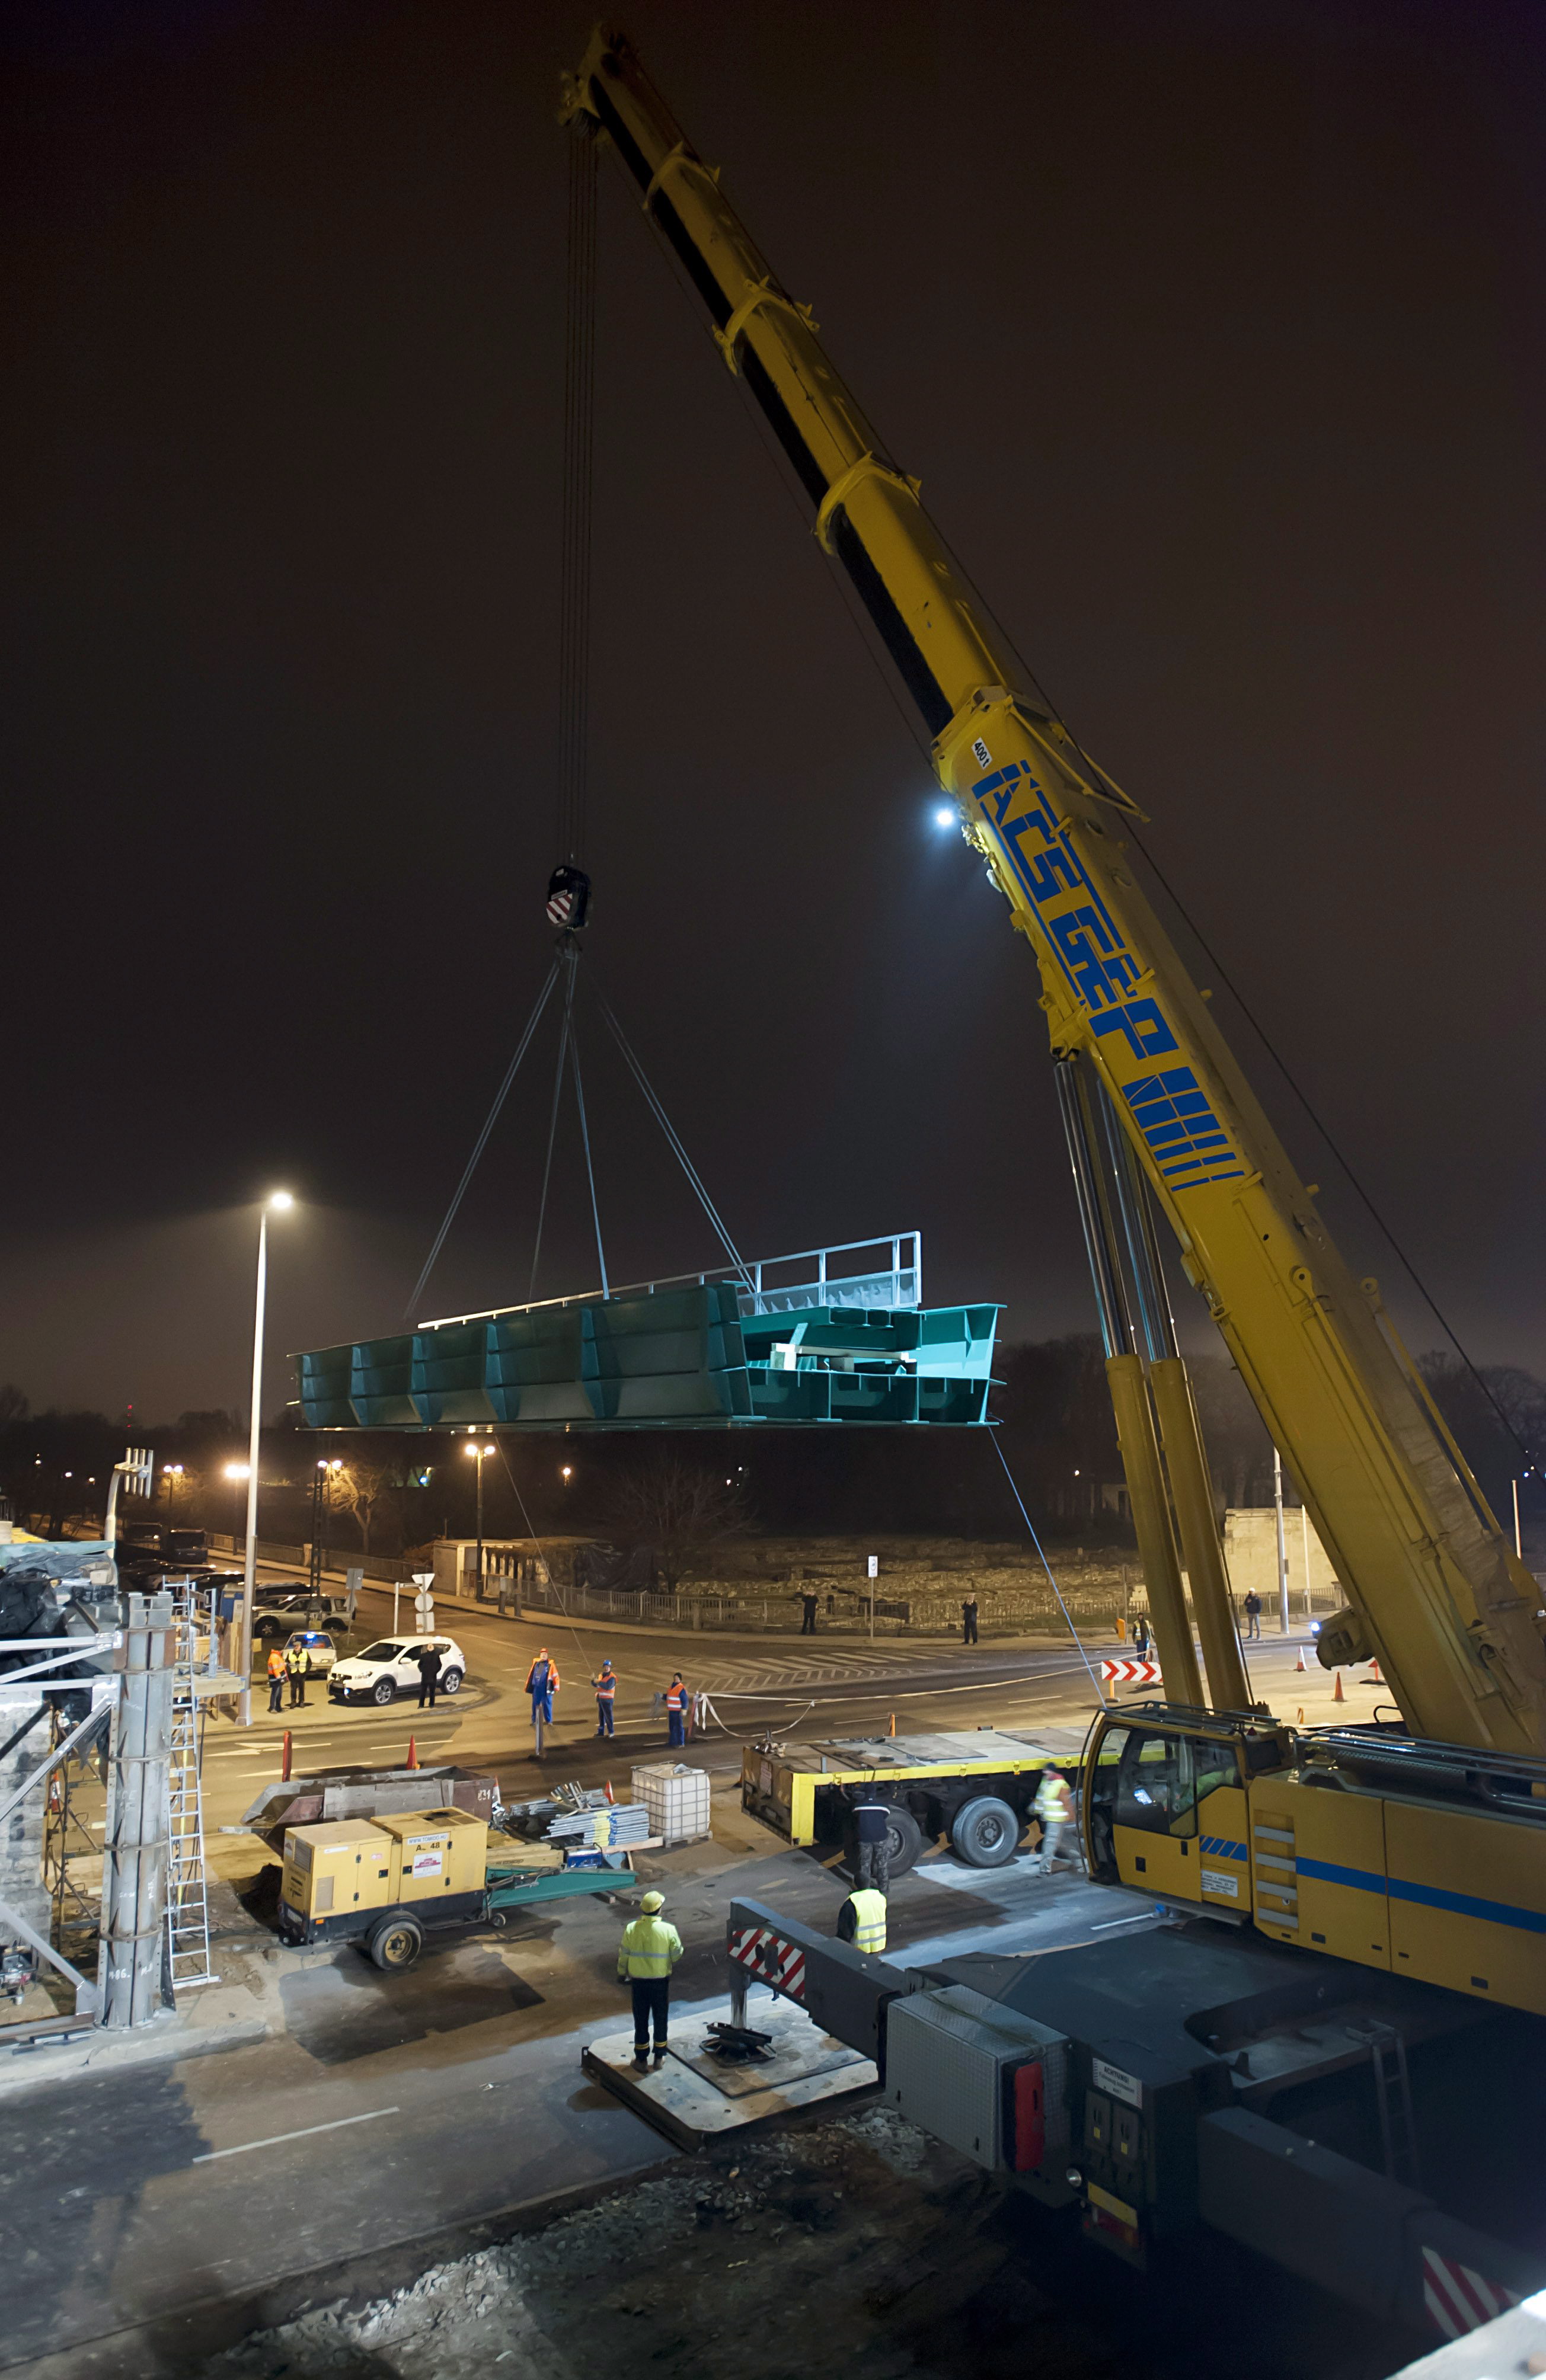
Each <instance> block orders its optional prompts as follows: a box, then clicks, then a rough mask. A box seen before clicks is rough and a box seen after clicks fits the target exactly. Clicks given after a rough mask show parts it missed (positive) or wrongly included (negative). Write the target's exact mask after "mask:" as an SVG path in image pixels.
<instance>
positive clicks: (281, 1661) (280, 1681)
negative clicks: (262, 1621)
mask: <svg viewBox="0 0 1546 2380" xmlns="http://www.w3.org/2000/svg"><path fill="white" fill-rule="evenodd" d="M284 1704H285V1656H284V1654H283V1653H282V1652H281V1651H280V1650H279V1647H278V1645H270V1646H269V1652H268V1706H269V1708H270V1710H271V1711H276V1710H282V1709H283V1708H284Z"/></svg>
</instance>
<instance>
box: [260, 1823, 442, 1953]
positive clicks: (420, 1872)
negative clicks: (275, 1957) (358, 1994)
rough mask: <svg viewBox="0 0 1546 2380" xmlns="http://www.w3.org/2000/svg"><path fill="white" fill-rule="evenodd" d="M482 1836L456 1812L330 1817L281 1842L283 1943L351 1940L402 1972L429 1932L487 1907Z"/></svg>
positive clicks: (294, 1830)
mask: <svg viewBox="0 0 1546 2380" xmlns="http://www.w3.org/2000/svg"><path fill="white" fill-rule="evenodd" d="M488 1842H489V1830H488V1827H487V1825H486V1824H485V1822H484V1821H483V1820H482V1819H481V1818H474V1817H470V1816H469V1815H468V1813H467V1812H466V1811H465V1810H455V1809H437V1810H399V1811H394V1812H393V1813H392V1815H390V1816H389V1817H384V1818H334V1819H326V1820H323V1822H322V1823H321V1824H320V1825H317V1826H313V1827H291V1828H288V1829H287V1830H286V1835H285V1864H284V1875H283V1880H282V1882H281V1884H280V1888H279V1930H280V1933H281V1934H282V1935H283V1936H284V1937H285V1938H286V1940H287V1941H291V1942H331V1941H339V1940H350V1939H357V1940H359V1941H360V1942H361V1943H362V1945H363V1947H364V1948H365V1949H367V1950H368V1951H369V1952H370V1955H371V1958H372V1959H373V1960H374V1961H375V1963H376V1965H377V1966H378V1967H386V1968H393V1967H408V1966H411V1965H412V1964H413V1961H414V1960H415V1959H416V1958H417V1957H418V1955H419V1951H420V1946H421V1945H422V1942H423V1939H424V1936H425V1933H426V1932H427V1931H428V1930H430V1929H431V1928H432V1927H437V1926H442V1925H469V1924H475V1923H476V1922H477V1921H478V1919H480V1918H481V1916H482V1915H483V1914H484V1913H485V1909H486V1906H487V1892H486V1885H487V1876H488Z"/></svg>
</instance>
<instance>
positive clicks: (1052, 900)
mask: <svg viewBox="0 0 1546 2380" xmlns="http://www.w3.org/2000/svg"><path fill="white" fill-rule="evenodd" d="M971 790H972V794H973V795H974V797H975V799H976V802H977V806H978V807H979V809H980V811H981V813H982V818H983V822H984V824H985V825H986V826H987V828H988V831H989V832H990V833H991V834H992V838H993V841H994V842H995V843H996V844H997V845H998V847H999V850H1000V851H1001V852H1002V853H1003V855H1004V861H1005V864H1006V865H1007V867H1008V868H1009V870H1010V873H1011V874H1012V875H1013V876H1014V878H1015V880H1016V883H1017V884H1018V885H1019V886H1020V889H1021V890H1022V892H1024V893H1025V896H1026V898H1027V900H1028V901H1029V903H1030V905H1031V907H1032V908H1033V909H1034V910H1035V912H1036V915H1037V917H1038V918H1039V919H1040V921H1041V928H1042V930H1043V932H1044V933H1045V935H1046V938H1047V941H1048V943H1049V944H1050V946H1051V948H1052V951H1053V955H1054V957H1055V958H1056V960H1057V963H1058V965H1059V966H1060V967H1061V968H1062V970H1063V973H1064V975H1065V977H1066V978H1067V981H1068V987H1069V990H1071V991H1072V992H1073V994H1074V997H1075V999H1076V1000H1077V1001H1078V1002H1079V1004H1080V1005H1081V1007H1083V1008H1084V1009H1085V1010H1086V1012H1087V1013H1088V1014H1089V1017H1090V1026H1091V1027H1092V1029H1093V1031H1094V1033H1095V1035H1096V1037H1097V1038H1098V1039H1105V1038H1108V1037H1111V1036H1119V1037H1120V1038H1121V1039H1122V1040H1123V1041H1124V1042H1125V1043H1126V1052H1127V1054H1128V1055H1129V1062H1130V1060H1131V1059H1137V1060H1139V1061H1142V1060H1144V1059H1150V1060H1153V1059H1163V1058H1166V1057H1169V1056H1171V1055H1173V1054H1174V1055H1175V1056H1179V1054H1180V1043H1179V1042H1178V1041H1177V1040H1176V1038H1175V1033H1174V1032H1173V1031H1172V1029H1171V1027H1170V1026H1169V1024H1168V1023H1167V1021H1166V1018H1165V1014H1164V1012H1163V1009H1162V1008H1161V1006H1160V1003H1159V1002H1158V1001H1157V1000H1153V999H1150V998H1147V997H1145V998H1143V999H1138V998H1135V997H1134V995H1135V993H1136V991H1137V989H1138V984H1139V982H1140V981H1141V979H1142V972H1143V971H1142V969H1141V968H1140V967H1139V965H1138V960H1137V959H1136V958H1135V956H1134V955H1133V953H1132V952H1131V951H1130V950H1129V949H1128V948H1127V945H1126V942H1125V941H1123V939H1122V934H1121V932H1120V929H1118V927H1117V925H1116V922H1115V920H1114V917H1112V914H1111V912H1110V910H1109V909H1108V908H1107V907H1106V905H1105V903H1104V902H1103V901H1102V898H1101V896H1100V893H1099V892H1097V891H1096V889H1095V886H1094V885H1093V884H1092V883H1091V881H1090V876H1089V873H1088V871H1087V870H1086V868H1085V866H1084V863H1083V861H1082V860H1081V859H1080V857H1079V856H1078V853H1077V851H1076V850H1075V849H1074V846H1073V844H1071V843H1070V842H1069V840H1068V837H1067V835H1066V833H1065V832H1064V830H1063V828H1062V827H1061V826H1060V825H1059V823H1058V820H1057V817H1056V815H1055V813H1054V811H1053V807H1052V804H1051V802H1050V801H1049V800H1048V798H1047V795H1046V794H1045V793H1044V791H1043V790H1042V788H1041V785H1040V784H1039V783H1037V781H1036V779H1035V778H1034V777H1033V776H1032V775H1031V773H1030V771H1029V769H1028V768H1027V767H1026V766H1025V765H1024V763H1023V762H1022V761H1019V760H1011V761H1010V763H1009V764H1008V766H1007V767H1006V768H1003V769H995V770H994V771H993V772H992V775H991V776H987V777H982V778H980V779H979V781H978V783H976V784H974V785H973V787H972V789H971ZM1014 803H1019V804H1021V805H1023V807H1019V808H1017V809H1016V813H1015V815H1014V816H1013V817H1011V816H1010V815H1009V812H1010V807H1011V805H1012V804H1014ZM1121 1091H1122V1096H1123V1098H1124V1099H1126V1102H1127V1106H1128V1109H1129V1111H1130V1112H1131V1114H1132V1118H1133V1122H1134V1123H1136V1124H1137V1126H1138V1131H1139V1133H1140V1134H1141V1135H1142V1136H1143V1139H1144V1143H1145V1145H1146V1147H1148V1149H1149V1151H1150V1155H1151V1156H1152V1158H1153V1160H1154V1162H1155V1165H1156V1167H1157V1168H1158V1170H1159V1173H1160V1178H1161V1180H1162V1181H1163V1183H1164V1184H1165V1185H1166V1187H1167V1188H1169V1189H1172V1190H1195V1189H1197V1188H1199V1186H1200V1185H1201V1184H1203V1183H1205V1182H1232V1181H1236V1180H1238V1179H1240V1177H1241V1176H1243V1175H1244V1173H1245V1171H1246V1168H1245V1166H1244V1165H1243V1163H1242V1162H1241V1160H1240V1158H1239V1156H1238V1154H1237V1153H1236V1149H1235V1148H1234V1147H1233V1145H1232V1144H1231V1141H1230V1138H1229V1135H1228V1134H1227V1133H1226V1132H1225V1130H1224V1128H1223V1124H1222V1123H1220V1122H1219V1119H1218V1117H1217V1116H1216V1115H1215V1114H1214V1112H1213V1109H1212V1107H1211V1104H1210V1102H1209V1099H1208V1095H1207V1093H1206V1092H1205V1091H1204V1090H1203V1088H1202V1086H1201V1084H1200V1083H1199V1081H1198V1079H1197V1076H1196V1075H1195V1074H1194V1073H1193V1072H1192V1069H1191V1068H1190V1066H1182V1065H1173V1066H1166V1067H1163V1069H1162V1070H1161V1071H1159V1072H1156V1073H1150V1074H1145V1075H1136V1076H1135V1077H1134V1078H1133V1080H1132V1081H1131V1082H1125V1083H1123V1084H1122V1085H1121Z"/></svg>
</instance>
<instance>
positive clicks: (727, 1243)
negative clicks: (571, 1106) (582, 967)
mask: <svg viewBox="0 0 1546 2380" xmlns="http://www.w3.org/2000/svg"><path fill="white" fill-rule="evenodd" d="M596 999H597V1002H599V1004H600V1007H601V1012H602V1015H603V1018H604V1019H605V1021H606V1024H607V1026H608V1027H609V1028H610V1030H611V1033H612V1037H613V1039H614V1040H615V1042H616V1044H617V1047H618V1049H619V1050H621V1051H622V1053H623V1060H624V1062H625V1064H626V1065H627V1069H628V1071H629V1073H630V1074H631V1075H632V1076H633V1078H634V1080H635V1082H636V1083H637V1084H638V1085H639V1089H640V1091H641V1092H642V1093H643V1095H644V1099H645V1101H646V1103H647V1105H648V1107H649V1109H650V1112H651V1115H652V1116H653V1117H654V1119H655V1122H656V1123H658V1124H659V1125H660V1128H661V1130H662V1132H663V1134H664V1135H665V1138H666V1142H667V1145H668V1146H669V1147H670V1149H671V1151H672V1154H673V1155H674V1156H675V1158H676V1162H677V1163H678V1165H680V1167H681V1169H682V1172H684V1173H685V1174H686V1176H687V1179H688V1185H689V1187H690V1188H691V1189H692V1191H693V1192H694V1194H695V1195H696V1196H697V1198H698V1202H699V1204H700V1207H701V1208H702V1209H703V1212H704V1213H705V1215H707V1217H708V1219H709V1221H710V1224H711V1226H712V1230H713V1233H714V1235H715V1237H716V1238H717V1239H718V1241H719V1244H720V1245H721V1247H723V1248H724V1252H725V1254H726V1255H727V1256H728V1257H729V1258H730V1261H731V1263H732V1265H733V1266H734V1267H735V1269H736V1271H737V1272H738V1273H739V1274H740V1276H741V1279H742V1281H744V1282H745V1284H746V1288H747V1292H748V1293H749V1295H755V1294H756V1292H755V1288H754V1286H753V1282H752V1276H751V1268H750V1266H749V1264H748V1263H747V1260H746V1258H745V1257H743V1256H742V1254H741V1252H740V1250H739V1249H738V1248H737V1247H736V1243H735V1241H734V1240H733V1239H732V1238H731V1236H730V1233H729V1232H728V1231H727V1230H726V1228H725V1226H724V1221H723V1220H722V1218H721V1216H720V1212H719V1209H718V1208H717V1207H716V1206H715V1205H714V1202H713V1200H712V1198H711V1197H710V1196H709V1193H708V1191H707V1189H706V1188H705V1186H704V1184H703V1179H702V1176H701V1175H700V1172H699V1171H698V1168H697V1166H696V1165H694V1163H693V1161H692V1160H691V1158H690V1157H689V1156H688V1153H687V1150H686V1149H685V1148H684V1147H683V1146H682V1142H681V1139H680V1136H679V1135H678V1134H677V1131H676V1126H675V1124H674V1123H672V1121H671V1118H670V1117H669V1116H668V1115H667V1114H666V1112H665V1110H664V1108H663V1105H662V1104H661V1100H660V1098H659V1096H658V1094H657V1093H656V1091H655V1088H654V1087H653V1085H652V1084H651V1081H650V1078H649V1076H648V1075H646V1073H645V1072H644V1069H643V1067H642V1065H641V1064H640V1063H639V1059H638V1057H637V1055H636V1054H635V1051H634V1048H633V1044H632V1043H631V1042H630V1041H629V1039H628V1037H627V1034H626V1033H625V1032H624V1030H623V1027H622V1026H621V1025H620V1024H619V1023H618V1021H617V1015H616V1012H615V1009H614V1008H613V1005H612V1002H610V1001H609V1000H608V999H607V997H606V994H605V993H604V992H603V990H602V988H601V986H600V984H597V986H596Z"/></svg>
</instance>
